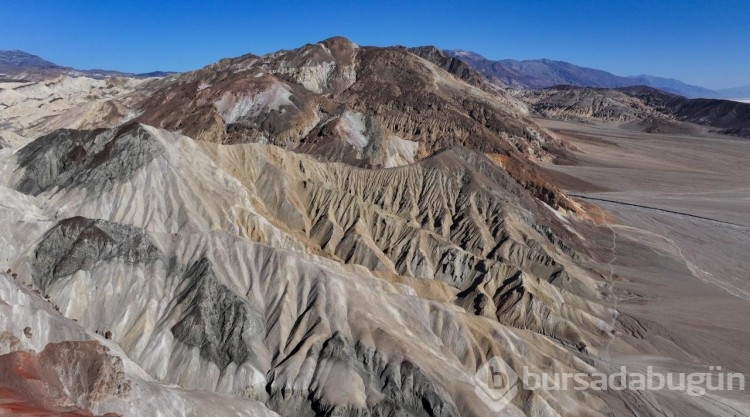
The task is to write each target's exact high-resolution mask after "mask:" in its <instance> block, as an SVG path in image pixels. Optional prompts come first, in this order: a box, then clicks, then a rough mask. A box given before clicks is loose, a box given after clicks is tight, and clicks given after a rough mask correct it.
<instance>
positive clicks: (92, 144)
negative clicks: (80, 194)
mask: <svg viewBox="0 0 750 417" xmlns="http://www.w3.org/2000/svg"><path fill="white" fill-rule="evenodd" d="M161 152H162V149H161V148H160V146H159V145H158V143H157V142H156V141H155V140H153V138H152V137H150V135H149V133H148V132H147V131H145V130H143V129H142V128H141V127H140V126H138V125H130V126H127V127H125V128H121V129H118V130H109V131H103V130H93V131H76V130H67V129H63V130H59V131H55V132H53V133H50V134H49V135H45V136H42V137H41V138H39V139H38V140H35V141H34V142H32V143H31V144H29V145H28V146H25V147H23V148H22V149H21V150H20V151H19V153H18V156H17V158H18V161H19V168H20V174H19V175H17V177H16V180H15V182H16V188H17V189H18V190H19V191H21V192H23V193H26V194H33V195H38V194H40V193H41V192H43V191H47V190H50V189H53V188H72V187H81V188H89V189H93V190H100V191H104V190H107V189H109V188H111V187H112V185H113V183H115V182H117V181H119V180H123V179H126V178H128V177H129V176H130V175H132V174H133V173H134V172H135V171H137V170H138V169H139V168H141V167H143V166H144V165H146V164H147V163H149V162H150V161H151V160H153V159H154V158H156V157H157V156H158V155H159V154H160V153H161Z"/></svg>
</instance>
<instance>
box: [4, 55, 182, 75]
mask: <svg viewBox="0 0 750 417" xmlns="http://www.w3.org/2000/svg"><path fill="white" fill-rule="evenodd" d="M63 74H65V75H72V76H86V77H91V78H107V77H126V78H153V77H166V76H169V75H172V74H176V72H173V71H150V72H144V73H132V72H123V71H116V70H104V69H88V70H82V69H76V68H73V67H66V66H62V65H58V64H55V63H54V62H51V61H47V60H46V59H43V58H41V57H40V56H38V55H34V54H31V53H28V52H25V51H21V50H18V49H14V50H0V78H1V77H3V76H6V77H8V78H16V77H18V76H20V77H26V78H29V79H32V80H36V79H42V78H47V77H54V76H57V75H63Z"/></svg>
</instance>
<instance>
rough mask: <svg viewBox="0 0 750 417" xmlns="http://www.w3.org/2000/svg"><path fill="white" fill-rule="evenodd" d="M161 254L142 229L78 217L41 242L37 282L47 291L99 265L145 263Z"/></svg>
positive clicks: (34, 264)
mask: <svg viewBox="0 0 750 417" xmlns="http://www.w3.org/2000/svg"><path fill="white" fill-rule="evenodd" d="M158 254H159V249H157V247H156V246H155V244H154V242H153V240H152V239H151V237H150V236H149V235H148V234H146V233H144V232H143V231H142V230H140V229H137V228H134V227H132V226H128V225H122V224H117V223H111V222H106V221H103V220H93V219H86V218H83V217H74V218H70V219H66V220H63V221H61V222H60V223H58V224H57V225H56V226H55V227H54V228H52V229H51V230H50V231H49V232H47V234H46V235H45V236H44V238H43V239H42V241H41V242H39V245H38V246H37V249H36V251H35V253H34V257H33V261H32V269H33V273H34V283H35V284H36V285H37V286H38V287H40V288H42V289H46V288H47V287H48V286H50V285H52V284H54V282H55V281H56V280H57V279H59V278H61V277H65V276H68V275H71V274H73V273H75V272H76V271H80V270H91V269H92V268H93V267H94V265H96V264H97V263H98V262H102V261H105V262H106V261H112V260H113V259H120V260H123V261H126V262H129V263H145V262H150V261H153V260H155V259H156V258H157V256H158Z"/></svg>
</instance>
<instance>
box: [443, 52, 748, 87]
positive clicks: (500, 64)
mask: <svg viewBox="0 0 750 417" xmlns="http://www.w3.org/2000/svg"><path fill="white" fill-rule="evenodd" d="M446 53H447V54H448V55H450V56H452V57H455V58H458V59H460V60H462V61H465V62H466V63H468V64H469V65H471V66H472V67H473V68H474V69H476V70H477V71H479V72H480V73H482V74H483V75H484V76H486V77H487V78H488V79H490V80H491V81H492V82H494V83H497V84H498V85H500V86H507V87H512V88H530V89H540V88H547V87H552V86H556V85H572V86H576V87H599V88H620V87H629V86H636V85H645V86H650V87H654V88H658V89H660V90H663V91H666V92H669V93H672V94H677V95H681V96H685V97H688V98H698V97H704V98H729V97H728V96H726V95H725V94H727V93H726V92H718V91H713V90H709V89H707V88H703V87H698V86H694V85H690V84H686V83H683V82H682V81H678V80H674V79H670V78H663V77H655V76H652V75H638V76H632V77H623V76H619V75H614V74H611V73H609V72H606V71H602V70H597V69H593V68H586V67H581V66H578V65H574V64H571V63H568V62H563V61H552V60H549V59H538V60H528V61H517V60H512V59H504V60H499V61H492V60H489V59H486V58H484V57H483V56H481V55H479V54H476V53H474V52H467V51H462V50H449V51H446ZM740 97H745V96H740ZM747 97H750V96H747Z"/></svg>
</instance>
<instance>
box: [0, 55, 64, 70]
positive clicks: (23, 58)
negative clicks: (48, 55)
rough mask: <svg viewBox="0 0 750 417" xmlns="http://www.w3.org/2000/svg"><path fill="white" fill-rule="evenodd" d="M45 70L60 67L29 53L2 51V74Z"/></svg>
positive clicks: (0, 67) (0, 57)
mask: <svg viewBox="0 0 750 417" xmlns="http://www.w3.org/2000/svg"><path fill="white" fill-rule="evenodd" d="M44 68H60V66H59V65H57V64H55V63H53V62H50V61H47V60H45V59H42V58H40V57H39V56H37V55H33V54H30V53H28V52H24V51H19V50H12V51H0V72H11V71H23V70H26V69H44Z"/></svg>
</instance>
